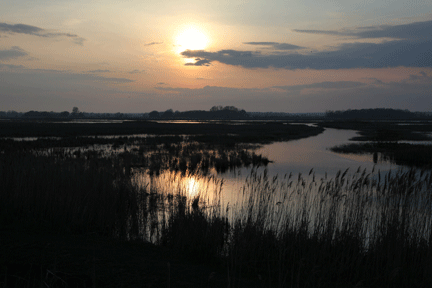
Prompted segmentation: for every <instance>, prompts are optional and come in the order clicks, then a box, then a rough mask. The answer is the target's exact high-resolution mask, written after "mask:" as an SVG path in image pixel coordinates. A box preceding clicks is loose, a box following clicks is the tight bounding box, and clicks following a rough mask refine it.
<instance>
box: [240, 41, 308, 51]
mask: <svg viewBox="0 0 432 288" xmlns="http://www.w3.org/2000/svg"><path fill="white" fill-rule="evenodd" d="M243 44H247V45H256V46H269V47H271V48H273V49H275V50H298V49H303V48H304V47H301V46H297V45H293V44H288V43H279V42H243Z"/></svg>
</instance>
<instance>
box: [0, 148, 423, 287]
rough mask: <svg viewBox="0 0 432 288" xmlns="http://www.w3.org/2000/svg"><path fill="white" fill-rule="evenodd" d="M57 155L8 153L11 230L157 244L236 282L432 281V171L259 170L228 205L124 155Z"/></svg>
mask: <svg viewBox="0 0 432 288" xmlns="http://www.w3.org/2000/svg"><path fill="white" fill-rule="evenodd" d="M59 155H63V154H61V153H59V152H58V151H56V150H52V151H50V152H46V151H45V152H44V153H40V154H35V153H27V152H21V153H18V152H17V153H13V154H9V153H2V154H0V181H1V183H2V185H1V186H0V224H1V225H2V227H19V228H23V229H34V230H37V231H41V230H42V231H58V232H61V233H73V234H86V233H99V234H102V235H107V236H111V237H116V238H120V239H124V240H136V239H139V240H142V241H149V242H153V243H155V244H158V245H163V246H167V247H170V248H171V249H173V251H177V252H178V253H179V254H181V255H184V256H185V257H188V258H190V259H196V260H197V261H200V262H202V263H207V264H212V265H217V266H219V267H224V269H226V271H229V276H228V279H229V287H237V286H239V285H240V284H239V283H240V282H239V279H240V278H243V277H248V278H251V279H253V280H255V281H261V283H262V284H263V286H264V287H359V286H363V287H407V286H409V287H428V286H430V285H431V284H432V276H431V275H432V274H431V273H430V271H431V269H432V257H431V256H432V249H431V239H432V233H431V232H432V231H431V228H432V193H430V192H431V191H432V173H431V172H430V171H417V170H409V171H404V170H399V171H396V172H390V173H381V172H379V171H377V172H374V173H368V172H367V171H366V170H360V169H359V170H358V171H353V172H351V171H348V170H346V171H340V172H339V173H338V174H337V175H336V177H335V178H333V179H317V177H315V174H314V173H313V170H311V172H310V173H309V175H298V176H293V175H284V176H281V177H270V176H268V175H267V173H265V172H264V173H262V174H258V173H257V172H256V171H254V172H253V173H251V175H249V176H248V177H247V179H246V180H245V182H244V185H243V188H242V189H241V191H239V193H238V195H239V199H238V201H237V202H235V203H231V204H230V205H229V206H224V204H223V203H224V202H223V197H224V195H223V187H224V186H223V181H221V180H218V179H217V178H215V177H213V176H209V175H203V174H200V173H198V172H197V171H192V170H187V171H186V172H185V173H182V172H180V171H179V172H170V173H161V174H159V176H157V175H149V174H147V173H142V172H141V171H142V170H140V169H139V168H133V167H132V168H130V169H126V168H127V167H128V165H129V164H128V161H129V160H128V157H126V156H124V157H123V156H122V157H120V156H119V157H111V158H105V157H99V156H97V155H94V157H93V158H92V157H90V158H88V157H74V156H71V155H69V156H65V157H63V156H64V155H63V156H62V157H60V156H59ZM125 155H126V154H125ZM191 155H192V154H191ZM210 155H211V154H210ZM129 167H130V166H129ZM195 183H200V185H199V186H198V185H197V186H194V185H195Z"/></svg>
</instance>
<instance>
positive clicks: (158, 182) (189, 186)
mask: <svg viewBox="0 0 432 288" xmlns="http://www.w3.org/2000/svg"><path fill="white" fill-rule="evenodd" d="M354 136H356V131H352V130H337V129H326V130H325V131H324V132H323V133H321V134H319V135H317V136H313V137H309V138H306V139H299V140H293V141H288V142H276V143H273V144H268V145H264V146H263V147H262V148H260V149H258V150H257V151H256V153H257V154H263V155H264V156H266V157H268V158H269V159H270V160H272V161H273V163H269V164H268V166H266V167H259V168H257V169H255V170H256V171H257V173H258V174H261V173H263V172H264V171H265V170H267V173H268V175H269V178H270V179H272V178H273V177H275V176H276V175H277V177H278V179H279V180H280V181H282V182H284V181H285V180H284V179H283V178H284V176H285V175H289V174H290V173H291V174H292V175H293V178H292V179H294V180H296V179H297V178H298V174H299V173H302V176H303V178H304V179H305V180H307V181H308V182H311V181H312V178H313V175H309V172H310V170H311V169H312V168H313V173H314V174H315V179H316V181H320V179H321V178H325V176H326V175H327V179H330V178H334V177H335V175H336V173H337V172H338V171H342V172H344V171H345V170H346V169H347V168H349V171H348V173H347V178H350V177H351V175H352V174H354V173H356V171H357V170H358V168H359V167H360V168H361V171H363V169H366V173H371V172H372V170H373V169H374V171H375V175H374V176H372V177H373V178H375V177H377V175H376V174H377V172H378V170H379V171H381V172H387V171H388V170H390V169H392V170H397V169H398V168H400V166H398V165H396V164H391V163H389V162H385V163H378V164H374V163H373V157H372V155H353V154H338V153H334V152H331V151H330V150H328V148H330V147H332V146H335V145H341V144H347V143H350V142H351V143H352V141H349V139H350V138H352V137H354ZM251 171H252V168H241V169H236V170H234V171H229V172H226V173H223V174H218V173H217V172H216V171H215V170H214V169H211V171H210V175H209V176H211V177H210V180H209V177H204V176H196V175H191V176H181V174H180V173H175V172H169V171H164V172H162V173H161V174H160V175H159V176H158V177H156V178H154V177H153V180H152V181H154V182H153V184H152V185H155V186H157V187H159V189H161V188H162V189H164V190H165V191H183V192H185V194H186V195H188V196H190V197H192V198H193V197H196V196H197V195H201V194H202V193H203V192H206V194H207V195H202V196H204V197H203V198H201V199H204V198H207V199H210V198H213V197H215V196H216V195H218V194H219V193H218V192H219V191H220V184H221V182H222V183H223V185H222V191H221V192H222V193H221V197H222V198H221V201H222V202H221V204H222V207H226V205H227V204H228V203H229V205H230V207H232V208H234V207H233V206H235V205H236V204H239V203H242V202H243V201H245V198H244V197H247V194H248V193H246V194H244V193H243V191H244V190H243V189H245V183H246V182H245V180H246V178H247V177H248V176H250V175H251ZM382 176H383V175H382ZM139 178H140V181H143V182H142V184H141V185H146V184H145V183H149V182H148V181H151V180H150V178H151V177H149V176H148V175H147V174H146V173H145V172H144V173H143V174H141V176H139ZM308 179H309V180H308ZM247 189H248V188H247ZM247 189H246V190H247ZM234 210H235V208H234Z"/></svg>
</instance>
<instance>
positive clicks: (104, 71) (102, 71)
mask: <svg viewBox="0 0 432 288" xmlns="http://www.w3.org/2000/svg"><path fill="white" fill-rule="evenodd" d="M87 72H89V73H108V72H111V71H110V70H107V69H105V70H102V69H97V70H90V71H87Z"/></svg>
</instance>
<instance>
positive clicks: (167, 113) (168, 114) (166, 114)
mask: <svg viewBox="0 0 432 288" xmlns="http://www.w3.org/2000/svg"><path fill="white" fill-rule="evenodd" d="M173 116H174V111H173V109H168V110H166V111H165V112H164V113H163V114H162V116H161V117H162V118H172V117H173Z"/></svg>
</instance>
